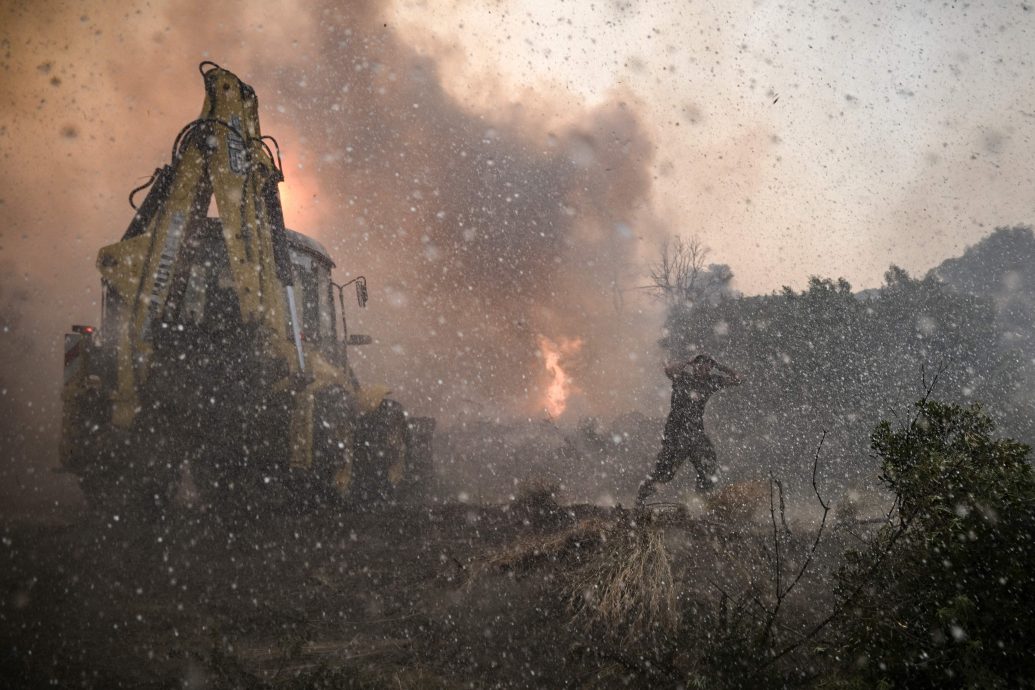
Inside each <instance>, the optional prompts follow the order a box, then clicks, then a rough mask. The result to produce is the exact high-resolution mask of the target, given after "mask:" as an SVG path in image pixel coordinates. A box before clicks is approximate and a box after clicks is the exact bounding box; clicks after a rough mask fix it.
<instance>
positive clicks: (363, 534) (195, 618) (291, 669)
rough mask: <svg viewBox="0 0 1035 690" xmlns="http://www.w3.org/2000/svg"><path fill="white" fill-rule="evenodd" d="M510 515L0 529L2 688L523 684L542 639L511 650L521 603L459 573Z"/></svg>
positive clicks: (436, 511) (512, 519) (190, 519)
mask: <svg viewBox="0 0 1035 690" xmlns="http://www.w3.org/2000/svg"><path fill="white" fill-rule="evenodd" d="M578 510H579V512H580V513H586V512H594V509H590V508H583V509H578ZM566 515H568V516H569V517H568V518H567V519H573V516H574V515H575V511H574V510H572V511H571V512H570V513H567V514H566ZM562 521H563V519H562ZM523 522H524V521H523V520H522V519H520V518H519V517H517V516H516V515H515V514H513V513H512V512H510V511H506V510H503V509H500V508H474V507H467V506H463V505H446V506H437V507H425V508H420V509H414V508H399V509H385V510H382V511H378V512H354V513H345V514H341V515H338V516H325V517H321V518H311V519H304V520H303V519H299V518H293V519H276V520H274V519H271V520H268V521H265V522H264V523H262V524H256V525H251V526H248V527H246V528H243V531H242V532H241V533H234V532H233V531H231V530H229V529H224V528H222V527H218V526H216V525H214V524H213V523H212V522H211V521H209V520H206V519H205V516H203V515H195V514H191V513H190V512H187V511H184V512H183V513H182V514H175V515H173V516H171V518H170V519H169V520H168V521H167V523H166V524H164V525H162V526H161V528H159V529H156V530H154V531H152V530H145V529H133V528H126V527H124V526H120V525H119V524H118V523H113V522H106V521H104V520H101V519H98V518H95V517H91V516H90V515H88V514H85V513H84V514H82V515H78V516H76V517H75V519H73V520H72V521H70V522H69V524H66V525H38V524H31V523H25V522H22V523H17V524H8V525H5V526H4V527H3V531H2V540H3V541H2V552H0V553H2V561H3V562H4V565H3V567H2V569H0V583H2V587H3V607H2V610H0V616H2V633H0V634H2V648H3V658H2V672H3V677H4V678H5V679H6V681H5V683H11V684H12V685H13V686H14V687H17V686H26V687H39V686H46V685H57V686H60V687H71V686H80V685H84V686H91V687H154V688H160V687H184V686H186V687H199V688H200V687H248V686H255V687H260V686H262V685H263V684H268V685H274V686H276V685H281V684H283V685H290V684H291V683H292V680H293V679H294V680H295V681H297V682H298V683H300V685H299V686H300V687H301V686H309V685H318V684H320V680H321V679H323V680H325V681H327V683H328V684H329V685H331V686H335V687H336V686H341V687H350V686H353V685H357V684H359V685H364V684H369V685H371V686H374V687H376V686H380V685H383V684H386V683H389V682H391V686H392V687H398V686H399V684H402V685H403V687H416V686H435V685H437V684H442V685H444V686H449V687H452V686H459V685H463V684H465V683H466V682H475V684H476V685H478V686H482V685H485V684H493V683H502V684H512V683H513V681H515V680H517V679H520V678H522V677H527V678H529V680H530V683H529V684H531V685H535V684H538V683H536V682H534V681H531V679H532V678H536V677H542V676H541V674H545V673H546V672H547V670H548V669H547V668H546V666H548V665H549V664H551V663H553V661H554V660H553V659H551V658H550V655H549V654H547V655H546V657H545V658H544V656H543V655H542V654H541V651H542V648H543V647H544V642H545V641H543V640H539V641H534V642H532V643H529V640H534V637H535V636H536V634H537V629H538V628H539V626H530V627H529V628H528V630H527V631H524V632H525V633H527V634H525V637H527V638H529V640H520V639H518V638H519V637H521V634H522V631H521V630H520V629H519V628H518V626H516V625H515V620H514V618H515V607H517V606H519V604H518V601H519V600H520V601H524V600H526V599H527V597H528V593H527V592H521V593H518V592H513V594H515V595H517V596H516V598H514V599H512V598H510V597H508V596H507V591H506V590H507V588H508V585H510V584H511V582H512V581H510V580H508V579H507V578H496V579H498V580H499V582H498V583H496V584H497V585H498V587H497V586H493V587H492V588H490V589H489V590H488V591H477V590H476V589H475V588H472V587H471V586H470V582H469V579H470V578H469V577H468V575H469V571H470V569H471V567H472V564H474V563H476V562H477V561H478V560H479V559H480V558H481V557H483V556H484V554H485V553H486V552H487V551H491V550H492V549H493V548H494V547H496V546H500V545H502V544H504V543H506V542H507V541H508V540H512V539H514V538H516V537H517V536H519V535H520V534H521V533H522V532H523V531H525V530H527V529H528V527H527V526H526V525H525V524H523ZM558 526H560V524H559V523H558ZM535 586H536V585H535V584H534V583H533V582H530V581H525V582H522V583H521V585H520V588H521V589H528V588H532V589H534V588H535ZM519 612H520V617H528V616H531V617H532V618H535V617H536V616H537V615H538V613H537V612H535V611H529V610H526V609H525V607H523V606H521V607H520V609H519ZM543 615H546V612H543ZM472 617H473V618H472ZM474 619H477V620H474ZM461 629H463V630H461ZM459 633H463V634H459ZM468 633H469V634H468ZM532 674H535V675H532ZM396 677H398V678H396ZM396 680H398V681H399V682H398V683H396V682H394V681H396Z"/></svg>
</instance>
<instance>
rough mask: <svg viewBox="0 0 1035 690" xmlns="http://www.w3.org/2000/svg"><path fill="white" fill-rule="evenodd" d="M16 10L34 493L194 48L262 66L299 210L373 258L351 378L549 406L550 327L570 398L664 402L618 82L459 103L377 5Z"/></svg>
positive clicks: (26, 391) (12, 100) (10, 99)
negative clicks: (73, 340)
mask: <svg viewBox="0 0 1035 690" xmlns="http://www.w3.org/2000/svg"><path fill="white" fill-rule="evenodd" d="M4 15H5V16H4V22H3V23H4V26H5V27H6V30H5V37H4V46H3V50H4V51H5V55H4V59H3V64H2V68H3V69H4V71H5V73H6V80H7V81H8V83H9V84H10V91H9V95H8V96H7V97H5V100H4V103H3V106H2V107H3V110H4V112H5V118H4V119H5V120H7V121H8V122H12V123H14V125H15V126H16V129H17V131H16V132H15V131H14V128H13V127H12V128H11V129H8V128H5V129H4V130H3V131H2V132H0V135H2V136H0V143H2V155H3V158H4V162H5V165H6V166H7V168H8V170H9V171H10V172H11V177H10V178H8V181H7V182H5V184H4V189H3V201H2V203H3V205H2V207H0V208H3V210H4V215H5V226H6V227H5V228H4V229H3V233H4V234H3V237H2V242H3V252H4V255H5V256H4V258H5V259H6V261H7V262H8V266H9V270H5V271H4V272H3V276H2V278H0V290H2V299H3V304H4V314H3V320H4V326H5V328H6V331H5V333H4V341H3V344H2V348H0V355H2V357H3V361H2V369H3V374H4V377H3V385H4V387H5V388H4V396H5V397H4V411H5V412H6V413H7V414H6V415H5V422H4V428H3V436H4V439H3V440H4V442H5V446H6V453H5V455H6V458H5V460H6V461H7V462H6V463H5V466H4V468H3V472H4V474H5V475H7V477H5V481H4V482H3V483H4V484H5V485H6V486H9V487H14V486H18V485H19V484H20V483H26V482H27V483H28V487H29V488H28V490H27V491H19V494H20V495H21V496H23V497H25V496H28V499H27V500H30V501H37V500H38V497H36V493H37V492H38V491H39V488H40V487H41V486H43V485H49V482H50V480H49V479H48V480H47V481H42V480H40V479H38V477H41V476H48V477H49V474H47V473H48V472H49V468H50V467H52V466H53V465H54V464H55V462H56V446H57V441H56V439H57V430H58V426H59V420H60V399H59V396H60V380H61V379H60V377H61V354H60V353H61V338H62V333H63V332H64V331H66V330H67V329H68V327H69V325H70V324H71V323H73V322H95V321H96V320H97V319H98V317H99V307H98V304H97V282H98V277H97V274H96V271H95V269H94V267H93V260H94V257H95V256H96V251H97V249H99V248H100V247H101V246H102V245H104V244H107V243H109V242H113V241H116V240H117V239H118V237H119V236H120V234H121V232H122V229H123V228H124V227H125V225H126V224H127V223H128V221H129V219H130V214H131V210H130V209H129V208H128V206H127V205H126V204H125V200H124V199H125V193H126V192H127V191H128V190H129V189H130V188H132V187H134V186H136V185H137V184H139V182H140V181H141V178H142V177H146V175H147V174H148V173H149V172H150V171H151V170H152V169H153V168H154V167H156V166H158V165H160V164H162V163H163V162H165V161H166V160H167V158H168V155H169V154H168V151H169V147H170V145H171V141H172V138H173V136H174V135H175V133H176V131H177V130H178V129H179V128H180V127H181V126H182V125H183V124H184V123H186V122H187V121H189V120H190V119H193V118H194V117H196V115H197V112H198V110H199V108H200V105H201V101H202V97H203V93H202V89H201V79H200V77H199V76H198V74H197V72H196V71H195V65H196V63H197V62H198V61H199V60H201V59H213V60H215V61H217V62H219V63H221V64H223V65H224V66H225V67H227V68H229V69H231V70H234V71H235V72H236V73H237V74H238V75H239V76H240V77H241V78H242V79H244V80H245V81H247V82H248V83H250V84H252V86H254V87H255V89H256V91H257V93H258V95H259V101H260V116H261V117H262V119H263V127H264V132H265V133H268V134H273V135H274V136H276V137H277V138H278V139H279V140H280V142H281V145H282V146H283V148H284V152H285V162H286V168H287V177H288V180H287V183H286V184H285V185H284V186H283V192H284V199H285V207H286V212H287V217H288V222H289V225H291V226H293V227H294V228H295V229H297V230H300V231H302V232H305V233H307V234H310V235H314V236H316V237H317V238H318V239H320V240H321V241H322V242H323V243H324V244H326V245H327V246H328V248H329V249H330V252H331V254H332V255H333V256H334V258H335V259H336V261H337V263H338V272H337V277H338V278H339V279H341V278H343V277H349V276H355V275H357V274H359V273H363V274H365V275H366V276H367V277H368V279H369V282H370V286H371V296H372V300H371V305H370V308H369V309H367V310H366V311H365V312H362V313H361V312H359V311H358V310H357V309H355V308H352V309H351V311H350V312H349V317H350V327H352V330H355V331H362V332H367V333H370V334H371V335H373V336H374V337H375V344H374V345H372V346H368V347H367V348H366V349H355V350H353V352H354V353H355V354H354V358H355V364H356V367H357V369H358V370H359V374H360V377H361V379H363V380H367V381H370V382H372V383H378V382H384V383H387V384H388V385H389V386H391V387H392V388H393V389H394V390H395V391H396V393H395V395H396V397H398V398H399V399H400V400H401V401H402V402H403V403H404V404H405V405H407V406H408V407H410V408H411V409H414V410H415V411H417V412H420V413H424V414H432V415H435V416H438V417H442V418H443V423H445V424H448V423H449V418H450V417H451V416H452V415H455V414H463V413H464V412H472V413H477V414H481V415H489V416H503V417H515V416H533V417H534V416H542V415H543V414H544V411H543V400H544V395H545V391H546V388H547V383H548V379H549V374H548V372H546V370H545V368H544V366H543V363H542V361H541V359H540V357H539V352H538V346H537V341H538V338H539V337H540V336H545V337H548V338H554V339H556V338H581V339H582V341H583V342H584V343H585V346H584V347H583V349H582V350H581V352H580V353H579V355H578V356H577V357H576V358H574V359H572V360H570V361H566V362H564V365H565V366H566V367H569V368H572V369H573V370H574V371H575V381H574V386H575V391H576V393H575V399H574V400H573V404H572V407H571V410H570V411H569V413H568V414H569V416H570V417H572V418H574V417H576V416H578V415H579V414H587V413H594V414H604V415H607V414H612V413H615V412H618V411H622V410H625V409H628V408H630V407H638V406H643V405H651V406H653V405H655V404H656V403H657V399H656V396H655V392H654V390H653V388H652V386H651V385H650V383H649V382H650V377H649V376H646V375H645V371H646V370H647V368H648V367H649V366H652V364H653V362H652V358H653V357H655V356H656V350H655V348H654V345H653V341H654V338H655V337H656V334H657V332H658V320H659V319H658V316H657V314H656V313H654V312H652V311H651V310H650V309H645V308H644V303H643V301H642V300H641V299H640V298H638V297H637V296H636V295H638V294H640V293H637V292H635V291H634V290H631V288H634V287H635V286H637V285H638V284H639V282H638V281H640V280H641V278H640V274H641V272H642V271H641V269H642V267H641V266H640V264H639V262H640V258H639V257H638V252H639V251H642V248H643V246H644V244H643V243H644V241H645V239H646V241H647V242H648V243H649V244H652V242H653V238H654V237H655V232H654V230H653V229H654V228H656V227H657V226H658V223H656V221H654V219H653V216H652V213H651V211H650V200H649V193H650V189H651V177H650V173H649V166H650V165H651V163H652V160H653V146H652V143H651V136H650V133H649V131H648V130H647V128H646V127H645V126H644V124H643V122H642V117H641V116H640V115H639V114H638V104H637V102H636V100H635V99H634V98H633V97H632V96H631V95H629V94H623V93H615V94H614V96H613V97H612V98H611V99H608V100H605V101H604V102H602V103H599V104H596V105H594V106H592V107H583V108H579V107H575V108H572V107H571V105H570V103H565V104H563V106H562V105H561V104H555V103H553V102H552V101H551V99H550V98H549V97H546V96H537V95H536V94H534V93H528V92H524V93H522V94H521V98H520V100H515V99H511V100H510V101H509V102H508V103H507V104H506V105H504V106H501V107H500V109H499V110H493V111H483V110H478V111H476V110H474V109H470V108H468V107H466V106H465V105H464V104H463V103H461V102H459V101H458V100H457V99H456V98H454V97H453V96H451V95H450V90H449V89H448V88H447V86H448V82H449V79H450V75H449V74H447V73H444V72H443V70H442V69H441V68H440V66H439V65H440V62H439V60H438V58H437V57H436V55H435V54H434V52H428V51H427V50H424V51H423V52H418V50H416V49H414V48H412V47H410V46H409V45H407V44H406V43H405V41H404V40H403V39H402V38H400V36H399V35H398V34H397V33H396V32H395V30H394V29H393V27H392V26H391V24H390V22H389V18H388V17H387V16H386V15H385V14H384V13H383V8H381V7H380V6H378V5H377V4H374V3H370V4H362V3H349V5H348V8H347V9H340V8H339V7H338V3H330V2H328V3H325V4H324V5H323V6H308V7H307V8H306V9H304V10H300V9H297V8H295V7H294V6H291V7H289V6H288V5H287V4H285V5H284V6H277V5H275V4H270V3H258V2H253V3H250V2H241V3H220V4H213V3H204V2H195V3H177V4H176V5H175V7H169V8H167V9H166V10H164V11H163V12H156V11H155V10H152V9H148V10H146V11H145V9H144V8H140V9H134V10H128V11H127V10H124V9H121V8H113V7H111V6H107V5H98V6H96V7H90V6H87V7H85V8H84V7H83V6H80V5H75V6H65V5H63V4H61V3H51V4H48V5H46V6H42V7H41V6H40V5H38V4H37V5H33V6H29V5H25V6H21V5H17V4H13V5H10V6H8V7H7V8H5V10H4ZM17 36H22V37H23V39H16V38H15V37H17ZM30 36H31V37H33V38H31V39H28V38H24V37H30ZM25 41H28V43H25ZM485 88H486V90H487V91H491V90H494V89H496V88H497V86H496V85H494V84H489V83H487V84H486V85H485ZM645 233H646V237H645ZM645 381H646V382H648V383H647V385H646V386H645V384H644V382H645ZM26 472H28V473H29V474H26ZM12 477H13V478H15V479H11V480H10V481H7V479H9V478H12ZM5 503H6V502H5ZM8 505H9V506H10V505H14V504H13V503H10V504H8Z"/></svg>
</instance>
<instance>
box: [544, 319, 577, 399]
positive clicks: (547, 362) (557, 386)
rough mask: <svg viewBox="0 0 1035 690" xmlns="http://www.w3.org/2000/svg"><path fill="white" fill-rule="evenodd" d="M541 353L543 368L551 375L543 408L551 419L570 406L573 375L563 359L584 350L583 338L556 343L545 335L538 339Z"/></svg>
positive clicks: (559, 339)
mask: <svg viewBox="0 0 1035 690" xmlns="http://www.w3.org/2000/svg"><path fill="white" fill-rule="evenodd" d="M538 341H539V352H540V354H541V355H542V358H543V366H544V367H545V368H546V371H547V373H548V374H549V375H550V377H551V378H550V385H549V386H547V388H546V393H545V397H544V400H543V406H544V407H545V408H546V411H547V412H548V413H549V414H550V416H551V417H558V416H560V415H561V414H563V413H564V410H565V408H567V406H568V397H569V396H570V395H571V392H572V390H573V388H574V387H573V384H572V378H571V375H570V374H569V373H568V372H566V371H565V370H564V368H563V367H562V366H561V364H562V362H561V360H562V358H570V357H571V356H572V355H574V354H576V353H578V351H579V350H580V349H581V348H582V339H581V338H563V337H562V338H558V339H557V340H556V341H554V340H551V339H550V338H547V337H546V336H545V335H540V336H539V337H538Z"/></svg>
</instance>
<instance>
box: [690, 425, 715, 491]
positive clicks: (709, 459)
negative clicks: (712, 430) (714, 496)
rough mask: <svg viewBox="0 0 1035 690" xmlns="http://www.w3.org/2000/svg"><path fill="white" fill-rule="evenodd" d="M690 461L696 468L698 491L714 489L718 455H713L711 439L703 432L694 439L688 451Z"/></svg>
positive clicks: (713, 447)
mask: <svg viewBox="0 0 1035 690" xmlns="http://www.w3.org/2000/svg"><path fill="white" fill-rule="evenodd" d="M690 462H692V463H693V465H694V468H695V469H696V470H697V491H698V493H705V492H708V491H711V490H712V489H714V488H715V484H716V483H717V482H718V476H717V473H718V470H719V463H718V457H717V456H716V455H715V446H713V445H712V442H711V439H709V438H708V437H707V436H705V435H703V434H702V435H701V436H700V437H699V438H697V439H695V441H694V445H693V448H692V450H691V452H690Z"/></svg>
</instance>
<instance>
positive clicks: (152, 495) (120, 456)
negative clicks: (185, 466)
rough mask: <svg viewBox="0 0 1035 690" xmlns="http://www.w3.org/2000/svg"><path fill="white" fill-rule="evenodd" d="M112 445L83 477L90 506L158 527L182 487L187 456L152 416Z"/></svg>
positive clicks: (115, 436)
mask: <svg viewBox="0 0 1035 690" xmlns="http://www.w3.org/2000/svg"><path fill="white" fill-rule="evenodd" d="M113 441H114V442H113V443H112V445H111V447H110V448H108V449H107V451H106V452H105V453H104V454H103V455H104V457H101V458H98V459H97V462H95V463H92V464H91V465H90V466H89V467H87V468H86V469H85V470H84V471H83V473H82V474H81V475H80V477H79V486H80V488H81V489H82V491H83V495H84V496H85V497H86V501H87V504H88V505H89V506H90V508H91V509H92V510H93V511H95V512H97V513H99V514H101V515H102V516H104V517H105V518H108V519H112V520H116V519H117V520H118V521H119V522H125V523H126V524H134V523H138V524H153V523H155V522H158V521H161V520H162V519H164V518H165V517H166V515H167V512H168V510H169V508H170V507H171V505H172V501H173V498H174V497H175V496H176V492H177V490H178V489H179V479H180V467H181V465H182V458H178V457H177V455H176V451H175V446H174V444H173V443H172V442H171V441H170V440H169V439H167V438H163V437H162V436H161V435H160V434H158V433H157V429H156V427H155V426H154V425H152V424H151V423H150V419H149V418H147V417H143V416H142V417H141V418H140V419H138V420H137V422H136V423H135V424H134V425H133V430H132V431H130V432H129V433H125V434H113Z"/></svg>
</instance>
